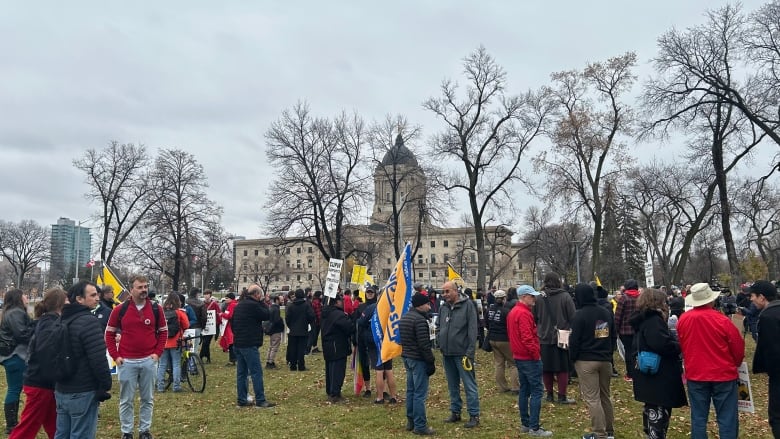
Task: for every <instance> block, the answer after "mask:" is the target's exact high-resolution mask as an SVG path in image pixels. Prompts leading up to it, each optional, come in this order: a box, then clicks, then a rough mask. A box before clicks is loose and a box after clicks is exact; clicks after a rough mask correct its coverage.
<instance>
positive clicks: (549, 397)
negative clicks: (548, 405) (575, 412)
mask: <svg viewBox="0 0 780 439" xmlns="http://www.w3.org/2000/svg"><path fill="white" fill-rule="evenodd" d="M545 400H546V401H547V402H555V397H553V395H552V393H548V394H547V398H545Z"/></svg>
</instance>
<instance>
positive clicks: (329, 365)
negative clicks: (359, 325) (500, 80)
mask: <svg viewBox="0 0 780 439" xmlns="http://www.w3.org/2000/svg"><path fill="white" fill-rule="evenodd" d="M321 329H322V354H323V357H324V359H325V391H326V392H327V394H328V401H329V402H331V403H337V402H341V401H343V400H344V398H343V397H342V396H341V387H342V386H343V385H344V375H345V374H346V371H347V357H348V356H349V353H350V352H352V349H351V347H350V338H351V337H352V334H353V333H354V332H355V326H354V325H353V324H352V321H351V320H350V319H349V317H347V315H346V314H345V313H344V299H343V298H342V297H341V296H336V298H335V299H331V303H330V305H327V306H326V307H324V308H323V309H322V327H321Z"/></svg>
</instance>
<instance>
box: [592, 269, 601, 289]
mask: <svg viewBox="0 0 780 439" xmlns="http://www.w3.org/2000/svg"><path fill="white" fill-rule="evenodd" d="M593 277H595V278H596V286H597V287H600V286H601V279H599V275H598V274H596V272H593Z"/></svg>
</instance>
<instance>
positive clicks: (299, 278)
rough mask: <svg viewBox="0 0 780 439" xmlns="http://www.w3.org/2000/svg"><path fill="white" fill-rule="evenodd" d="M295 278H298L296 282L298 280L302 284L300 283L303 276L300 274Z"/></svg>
mask: <svg viewBox="0 0 780 439" xmlns="http://www.w3.org/2000/svg"><path fill="white" fill-rule="evenodd" d="M295 278H296V280H297V281H298V282H300V281H301V275H300V274H299V275H298V276H295Z"/></svg>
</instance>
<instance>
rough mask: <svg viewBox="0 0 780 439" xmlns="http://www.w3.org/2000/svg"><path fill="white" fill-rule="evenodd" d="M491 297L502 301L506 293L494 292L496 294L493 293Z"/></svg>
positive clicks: (502, 291) (501, 291)
mask: <svg viewBox="0 0 780 439" xmlns="http://www.w3.org/2000/svg"><path fill="white" fill-rule="evenodd" d="M493 297H495V298H496V299H503V298H504V297H506V291H504V290H496V292H495V293H493Z"/></svg>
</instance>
